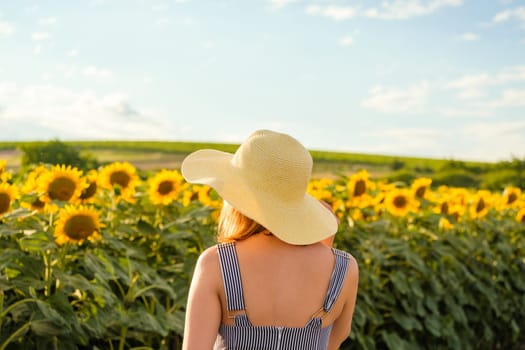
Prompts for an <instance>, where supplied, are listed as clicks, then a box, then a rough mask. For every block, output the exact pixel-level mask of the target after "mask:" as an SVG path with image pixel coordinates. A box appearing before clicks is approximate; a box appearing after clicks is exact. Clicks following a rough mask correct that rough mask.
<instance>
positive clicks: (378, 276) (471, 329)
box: [336, 216, 525, 350]
mask: <svg viewBox="0 0 525 350" xmlns="http://www.w3.org/2000/svg"><path fill="white" fill-rule="evenodd" d="M437 220H438V218H437V216H426V217H422V218H419V219H417V220H414V221H413V222H410V221H409V220H405V219H395V220H382V221H377V222H372V223H364V222H357V223H356V225H355V226H354V227H345V228H341V230H340V232H339V234H338V235H337V236H336V245H337V246H339V247H341V248H343V249H347V250H349V251H350V252H351V253H352V254H353V255H354V257H356V259H357V261H358V262H359V270H360V277H359V291H358V299H357V304H356V309H355V314H354V320H353V326H352V333H351V335H350V338H349V339H348V340H347V341H346V342H345V343H344V346H343V347H342V349H396V350H397V349H462V350H464V349H467V350H468V349H510V350H512V349H515V350H519V349H523V345H524V344H525V259H524V256H525V225H523V224H520V223H518V222H516V221H514V220H509V219H502V218H497V217H494V218H491V219H487V220H484V221H473V222H465V223H463V224H460V225H458V226H457V227H456V228H455V229H454V230H450V231H445V232H436V230H435V229H434V228H435V227H436V221H437Z"/></svg>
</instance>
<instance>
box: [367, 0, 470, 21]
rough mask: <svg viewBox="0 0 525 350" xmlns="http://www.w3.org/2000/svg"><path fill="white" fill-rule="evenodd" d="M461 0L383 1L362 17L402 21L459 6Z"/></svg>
mask: <svg viewBox="0 0 525 350" xmlns="http://www.w3.org/2000/svg"><path fill="white" fill-rule="evenodd" d="M462 4H463V0H431V1H426V2H422V1H420V0H393V1H383V2H382V3H381V7H380V8H379V9H377V8H369V9H367V10H365V11H364V15H365V16H366V17H370V18H379V19H394V20H403V19H409V18H412V17H418V16H424V15H428V14H431V13H433V12H435V11H437V10H439V9H440V8H442V7H447V6H460V5H462Z"/></svg>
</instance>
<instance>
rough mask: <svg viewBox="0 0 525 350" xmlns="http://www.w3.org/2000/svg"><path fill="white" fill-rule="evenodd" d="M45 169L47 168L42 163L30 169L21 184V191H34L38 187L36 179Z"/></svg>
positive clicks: (28, 192)
mask: <svg viewBox="0 0 525 350" xmlns="http://www.w3.org/2000/svg"><path fill="white" fill-rule="evenodd" d="M46 171H47V168H46V167H45V166H44V165H39V166H37V167H36V168H34V169H33V170H31V171H30V172H29V173H28V174H27V177H26V179H25V182H24V184H23V185H22V193H24V194H31V193H34V192H36V190H37V189H38V180H39V178H40V175H42V174H44V173H45V172H46Z"/></svg>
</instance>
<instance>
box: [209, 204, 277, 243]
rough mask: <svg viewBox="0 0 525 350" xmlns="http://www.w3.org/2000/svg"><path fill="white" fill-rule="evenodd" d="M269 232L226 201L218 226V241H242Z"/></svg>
mask: <svg viewBox="0 0 525 350" xmlns="http://www.w3.org/2000/svg"><path fill="white" fill-rule="evenodd" d="M263 232H264V233H267V234H269V231H268V230H267V229H266V228H265V227H264V226H262V225H261V224H259V223H258V222H256V221H254V220H252V219H250V218H249V217H247V216H245V215H243V214H242V213H241V212H240V211H238V210H237V209H235V208H234V207H232V206H231V205H230V204H229V203H228V202H226V201H224V203H223V206H222V209H221V213H220V215H219V222H218V225H217V241H218V242H219V243H222V242H233V241H241V240H243V239H246V238H248V237H250V236H253V235H255V234H258V233H263Z"/></svg>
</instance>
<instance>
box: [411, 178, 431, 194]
mask: <svg viewBox="0 0 525 350" xmlns="http://www.w3.org/2000/svg"><path fill="white" fill-rule="evenodd" d="M431 183H432V179H429V178H427V177H420V178H417V179H415V180H414V182H412V191H413V192H414V196H416V198H428V197H429V196H430V184H431Z"/></svg>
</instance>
